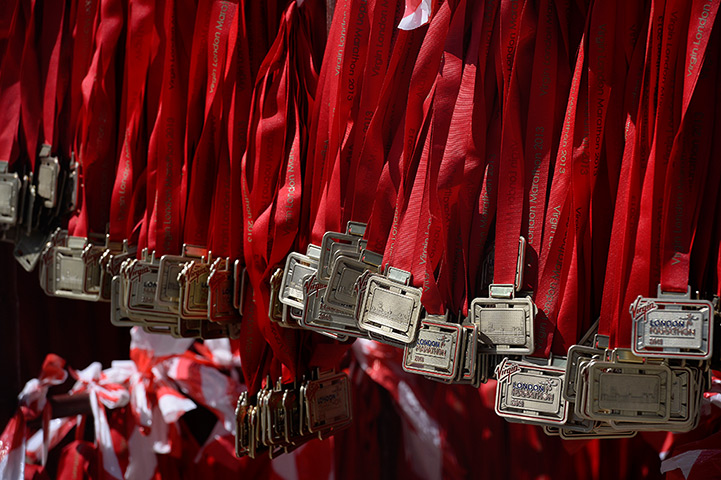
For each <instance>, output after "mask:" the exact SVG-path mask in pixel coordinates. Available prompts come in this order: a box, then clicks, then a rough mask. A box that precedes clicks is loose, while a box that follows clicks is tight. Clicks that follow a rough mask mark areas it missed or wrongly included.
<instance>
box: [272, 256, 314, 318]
mask: <svg viewBox="0 0 721 480" xmlns="http://www.w3.org/2000/svg"><path fill="white" fill-rule="evenodd" d="M317 270H318V262H317V261H316V260H314V259H312V258H310V257H308V256H306V255H301V254H300V253H297V252H293V253H291V254H289V255H288V258H287V260H286V261H285V269H284V270H283V281H282V282H281V285H280V301H281V302H282V303H283V304H285V305H288V306H291V307H295V308H303V279H304V278H305V277H307V276H308V275H312V274H314V273H316V271H317Z"/></svg>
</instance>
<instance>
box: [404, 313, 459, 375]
mask: <svg viewBox="0 0 721 480" xmlns="http://www.w3.org/2000/svg"><path fill="white" fill-rule="evenodd" d="M460 340H461V326H460V325H454V324H451V323H445V322H444V323H440V322H431V321H427V320H423V321H422V322H421V327H420V329H419V330H418V336H417V338H416V339H415V340H414V341H413V342H412V343H411V344H409V345H407V346H406V347H405V349H404V355H403V370H405V371H407V372H413V373H420V374H422V375H430V376H434V377H435V376H437V377H440V378H444V379H453V378H455V376H456V373H457V366H458V356H459V353H460V346H461V341H460Z"/></svg>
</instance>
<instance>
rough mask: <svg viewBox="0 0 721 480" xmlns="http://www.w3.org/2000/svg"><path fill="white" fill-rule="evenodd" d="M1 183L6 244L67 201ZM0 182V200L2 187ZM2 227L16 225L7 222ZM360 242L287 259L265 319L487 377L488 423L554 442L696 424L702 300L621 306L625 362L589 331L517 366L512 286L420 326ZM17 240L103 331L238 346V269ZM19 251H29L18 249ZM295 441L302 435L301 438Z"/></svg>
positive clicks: (704, 344) (525, 343)
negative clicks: (128, 329) (491, 414)
mask: <svg viewBox="0 0 721 480" xmlns="http://www.w3.org/2000/svg"><path fill="white" fill-rule="evenodd" d="M46 163H47V165H46ZM44 165H45V167H44V168H43V166H44ZM53 165H54V164H53V163H52V162H49V163H48V162H45V163H41V169H40V174H41V175H39V177H43V175H42V172H43V171H45V170H50V171H51V172H50V173H49V174H46V175H44V177H49V178H52V177H51V175H55V178H58V176H59V174H58V172H59V171H60V170H59V169H58V168H55V169H54V170H53ZM8 175H10V176H11V177H12V176H14V178H10V180H9V184H10V185H11V187H12V188H10V191H11V193H12V195H14V201H15V205H16V206H15V207H14V210H12V209H10V210H12V212H11V215H10V214H7V212H6V210H8V209H6V208H5V207H2V208H0V223H2V224H3V225H4V226H5V227H4V229H3V231H4V232H6V233H5V237H6V238H7V237H8V236H9V234H8V232H15V231H17V230H18V229H20V228H25V226H24V221H23V219H24V217H23V215H24V213H23V212H24V211H25V212H26V211H28V208H29V207H28V206H27V205H26V206H23V205H22V204H23V202H24V203H28V202H27V201H26V200H23V199H24V198H25V199H27V198H28V197H29V196H30V193H33V194H35V196H37V197H39V198H41V199H43V200H44V203H43V206H44V207H45V209H48V210H49V209H50V206H51V205H52V208H55V209H58V208H60V206H61V204H63V202H62V201H60V200H59V199H62V198H66V197H67V195H66V196H65V197H64V196H63V192H62V189H60V188H56V189H48V188H47V187H44V188H43V187H42V185H44V184H45V183H48V181H47V179H46V180H45V181H42V182H41V181H40V180H41V179H40V178H39V179H38V182H37V185H35V184H32V180H31V181H30V183H29V184H28V182H27V179H24V180H23V181H19V183H16V182H15V181H14V180H17V175H16V174H7V173H2V172H0V180H3V182H5V180H7V179H6V178H5V177H8ZM71 180H72V176H71V175H67V180H66V181H65V182H64V183H61V182H57V183H56V184H57V185H61V184H62V185H66V186H67V185H71V186H70V187H69V188H67V189H68V190H74V189H73V187H72V184H73V183H72V181H71ZM56 181H57V180H56ZM3 182H0V197H2V198H0V200H2V201H4V193H5V190H7V188H5V187H7V184H8V183H7V182H5V183H3ZM26 184H28V185H26ZM75 185H76V182H75ZM64 188H65V187H64ZM38 190H39V191H40V192H42V195H39V194H38V193H37V191H38ZM75 190H76V187H75ZM23 192H24V193H23ZM28 192H30V193H28ZM46 197H50V199H48V198H46ZM70 197H72V195H70ZM33 198H34V197H33ZM51 200H52V201H51ZM11 203H12V202H11ZM65 203H67V202H65ZM30 207H31V208H30V210H31V211H32V210H33V208H32V205H31V206H30ZM8 211H9V210H8ZM35 211H37V208H35ZM6 214H7V215H6ZM3 215H5V217H3ZM25 215H26V216H28V217H29V218H30V219H32V218H34V217H33V216H30V215H27V214H25ZM36 216H37V214H35V217H36ZM10 217H12V218H13V219H14V223H12V222H10V221H5V220H9V219H10ZM28 231H29V232H30V231H32V230H31V229H28ZM364 233H365V225H363V224H360V223H355V222H349V224H348V226H347V228H346V231H345V232H327V233H326V234H325V235H324V236H323V239H322V242H321V245H320V246H316V245H309V247H308V250H307V252H306V253H305V254H300V253H297V252H294V253H291V254H290V255H289V256H288V258H287V261H286V264H285V268H284V269H282V270H281V269H278V270H277V271H276V272H275V273H274V274H273V276H272V278H271V281H270V283H271V285H270V287H271V296H270V306H269V312H268V313H269V316H270V318H271V320H272V321H274V322H277V323H278V324H279V325H282V326H284V327H288V328H304V329H308V330H312V331H315V332H318V333H320V334H323V335H327V336H330V337H332V338H335V339H337V340H339V341H344V340H347V339H349V338H351V337H356V338H357V337H361V338H367V339H371V340H375V341H379V342H383V343H386V344H390V345H393V346H397V347H400V348H403V349H404V356H403V368H404V369H405V370H406V371H408V372H412V373H416V374H420V375H423V376H425V377H427V378H431V379H434V380H439V381H443V382H447V383H461V384H471V385H474V386H478V385H479V384H480V383H482V382H485V381H487V380H488V379H489V378H491V377H492V376H493V375H494V373H495V377H496V379H497V380H498V383H497V395H496V405H495V409H496V412H497V413H498V414H499V415H501V416H503V417H505V418H507V419H508V420H509V421H515V422H524V423H531V424H537V425H541V426H543V427H544V430H545V431H546V433H548V434H551V435H560V436H562V437H563V438H594V437H604V438H607V437H619V436H621V437H622V436H630V435H633V434H635V433H636V432H637V431H640V430H668V431H687V430H690V429H692V428H693V427H694V425H695V424H696V422H697V421H698V414H699V408H698V407H699V402H700V398H701V396H702V395H703V392H704V391H705V390H706V389H707V388H708V387H709V385H710V368H709V359H710V358H711V356H712V354H713V351H712V343H713V342H712V339H713V324H714V319H715V318H717V317H718V312H716V315H715V310H714V305H712V303H711V302H709V301H707V300H697V299H691V295H690V289H689V291H688V292H687V293H686V294H685V295H678V294H668V293H665V292H661V291H659V293H658V296H657V297H655V298H644V297H639V298H638V299H637V300H636V302H634V304H633V305H631V307H630V313H631V317H632V320H633V338H632V342H631V345H632V348H631V349H628V350H625V349H613V350H610V349H608V348H607V346H608V339H607V338H604V337H603V336H600V335H597V334H596V332H595V331H594V330H593V329H592V330H591V331H589V332H588V334H587V335H586V336H585V341H584V342H579V344H578V345H574V346H572V347H571V348H570V349H569V351H568V354H567V356H566V357H558V356H557V357H553V358H551V359H538V358H535V357H530V356H528V355H529V354H531V353H532V352H533V350H534V336H533V332H534V317H535V315H536V312H537V310H536V306H535V304H534V303H533V301H532V300H531V298H530V297H529V296H525V297H523V298H521V297H520V296H518V297H517V296H516V292H517V289H516V286H514V285H491V286H490V288H489V291H490V295H489V296H488V297H486V298H476V299H474V300H473V301H472V303H471V305H470V308H469V316H468V317H467V318H464V319H461V320H454V319H452V318H451V317H450V316H449V315H448V314H446V315H442V316H438V315H430V314H428V313H426V312H425V311H424V309H423V307H422V305H421V300H420V299H421V290H420V289H418V288H415V287H413V286H411V285H410V280H411V276H410V274H409V273H408V272H406V271H403V270H400V269H397V268H394V267H388V268H386V269H382V268H381V266H380V265H381V260H382V256H381V255H379V254H376V253H374V252H371V251H369V250H366V249H365V241H364V240H363V235H364ZM15 235H16V237H15V238H16V241H17V242H18V243H17V244H16V257H17V258H18V260H20V261H21V264H23V261H25V264H23V266H25V267H26V268H28V269H32V267H34V265H35V264H36V263H38V264H39V272H40V273H39V274H40V283H41V286H42V288H43V289H44V290H45V292H46V293H47V294H49V295H54V296H61V297H68V298H76V299H82V300H89V301H99V300H100V301H109V302H110V303H111V320H112V323H113V324H115V325H118V326H132V325H138V326H140V327H142V328H143V329H145V330H146V331H149V332H154V333H165V334H170V335H173V336H176V337H199V338H219V337H231V338H237V336H238V333H239V326H240V320H241V316H242V305H243V298H242V297H243V292H244V291H245V288H244V283H245V280H246V278H247V275H246V274H245V271H244V269H243V268H242V265H241V264H240V262H239V261H235V262H234V263H231V260H230V259H228V258H213V256H212V253H211V252H208V251H207V250H205V249H203V248H201V247H194V246H188V245H186V246H184V247H183V252H182V254H181V255H179V256H172V255H163V256H161V257H160V258H156V257H155V254H154V253H153V252H149V251H147V250H144V251H143V252H141V255H140V258H139V259H138V258H136V257H137V255H136V251H135V250H134V249H133V248H132V247H130V246H129V245H127V243H121V244H113V243H112V242H110V241H109V240H108V239H107V238H106V239H105V240H104V241H100V239H94V238H81V237H73V236H69V235H68V234H67V231H65V230H60V229H58V230H56V231H54V232H53V233H52V234H51V235H49V237H47V236H45V237H43V236H40V237H38V236H36V237H32V236H29V235H26V236H23V237H22V238H21V239H20V240H19V241H18V240H17V234H15ZM27 238H41V241H38V240H37V239H36V240H34V243H35V244H38V245H35V244H32V245H30V247H28V243H32V242H28V241H26V239H27ZM23 241H25V243H24V244H23ZM524 245H525V242H524V241H523V239H521V241H520V242H519V269H518V272H517V279H516V280H517V281H516V285H521V284H522V282H521V281H520V277H521V276H522V270H523V268H522V266H523V253H524ZM18 249H21V251H20V252H18ZM715 356H717V355H715ZM254 400H255V401H256V403H257V402H259V401H260V399H259V398H256V399H254ZM250 403H253V402H250ZM256 408H260V407H258V406H256ZM306 411H308V410H307V409H306ZM261 413H262V412H260V411H259V412H258V414H261ZM249 418H252V415H251V416H250V417H249ZM259 418H262V415H261V417H259ZM298 432H300V433H299V434H301V433H302V434H306V433H309V432H312V430H311V429H305V427H303V426H299V427H298ZM298 432H296V433H298ZM290 436H291V437H292V436H293V435H290ZM258 438H260V440H261V441H260V444H256V446H257V447H259V446H260V445H261V444H262V445H265V446H268V445H267V444H266V443H264V441H263V440H264V439H268V438H269V436H268V435H265V436H264V435H263V434H260V437H258Z"/></svg>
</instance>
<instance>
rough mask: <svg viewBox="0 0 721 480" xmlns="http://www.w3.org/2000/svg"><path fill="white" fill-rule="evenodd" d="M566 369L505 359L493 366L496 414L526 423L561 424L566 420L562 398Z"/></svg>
mask: <svg viewBox="0 0 721 480" xmlns="http://www.w3.org/2000/svg"><path fill="white" fill-rule="evenodd" d="M565 373H566V372H565V369H561V368H558V367H552V366H541V365H536V364H534V363H527V362H524V361H522V362H516V361H511V360H508V359H507V358H506V359H504V360H503V361H502V362H501V363H500V364H499V365H498V367H496V376H497V378H498V383H497V385H496V407H495V408H496V413H497V414H498V415H501V416H503V417H507V418H509V419H515V420H520V421H526V422H541V423H551V424H560V423H565V422H566V420H567V419H568V406H569V404H568V402H567V401H566V400H565V399H564V398H563V377H564V375H565Z"/></svg>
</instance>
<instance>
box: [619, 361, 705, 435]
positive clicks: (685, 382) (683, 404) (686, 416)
mask: <svg viewBox="0 0 721 480" xmlns="http://www.w3.org/2000/svg"><path fill="white" fill-rule="evenodd" d="M670 368H671V374H672V382H671V403H670V411H671V412H670V416H669V419H668V421H665V422H663V421H662V422H658V423H647V422H629V421H610V422H609V423H610V424H611V426H613V427H614V428H616V429H619V430H631V429H633V430H641V431H670V432H686V431H689V430H691V429H692V428H693V423H694V415H693V410H694V405H693V401H694V398H693V396H694V395H693V381H694V380H693V373H692V371H691V369H690V368H688V367H670Z"/></svg>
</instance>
